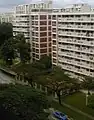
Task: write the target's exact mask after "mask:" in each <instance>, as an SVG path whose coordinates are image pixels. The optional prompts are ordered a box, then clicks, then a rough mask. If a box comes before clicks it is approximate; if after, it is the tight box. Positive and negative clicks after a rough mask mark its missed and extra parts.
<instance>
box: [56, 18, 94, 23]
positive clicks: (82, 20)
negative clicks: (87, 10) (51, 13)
mask: <svg viewBox="0 0 94 120" xmlns="http://www.w3.org/2000/svg"><path fill="white" fill-rule="evenodd" d="M58 21H59V22H81V23H83V22H94V19H93V18H90V17H86V18H85V17H82V18H77V17H74V18H59V19H58Z"/></svg>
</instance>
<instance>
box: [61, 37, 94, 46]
mask: <svg viewBox="0 0 94 120" xmlns="http://www.w3.org/2000/svg"><path fill="white" fill-rule="evenodd" d="M59 42H62V44H63V43H68V44H75V45H76V44H77V45H85V46H94V41H87V40H75V39H70V38H69V39H66V38H59Z"/></svg>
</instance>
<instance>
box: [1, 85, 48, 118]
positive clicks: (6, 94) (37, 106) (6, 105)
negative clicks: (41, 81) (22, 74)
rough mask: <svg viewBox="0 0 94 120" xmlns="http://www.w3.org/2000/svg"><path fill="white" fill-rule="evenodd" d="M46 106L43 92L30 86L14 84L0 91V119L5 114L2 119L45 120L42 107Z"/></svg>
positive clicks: (46, 102) (46, 100) (46, 101)
mask: <svg viewBox="0 0 94 120" xmlns="http://www.w3.org/2000/svg"><path fill="white" fill-rule="evenodd" d="M48 107H49V102H48V99H47V97H46V96H45V94H44V93H42V92H39V91H36V90H34V89H33V88H31V87H28V86H20V85H16V86H9V87H6V88H5V89H3V90H1V91H0V119H4V118H6V116H5V115H7V118H6V119H4V120H7V119H8V120H13V119H14V120H31V119H32V120H46V119H47V116H46V114H45V113H44V112H43V109H44V108H48ZM1 114H2V115H1Z"/></svg>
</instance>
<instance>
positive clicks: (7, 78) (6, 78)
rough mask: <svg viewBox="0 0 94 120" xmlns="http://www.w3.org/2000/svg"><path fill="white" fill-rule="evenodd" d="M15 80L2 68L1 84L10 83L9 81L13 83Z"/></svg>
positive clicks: (0, 73)
mask: <svg viewBox="0 0 94 120" xmlns="http://www.w3.org/2000/svg"><path fill="white" fill-rule="evenodd" d="M13 81H14V80H13V78H12V77H10V76H8V75H7V74H5V73H3V72H2V71H1V70H0V84H1V83H2V84H5V83H6V84H9V83H12V82H13Z"/></svg>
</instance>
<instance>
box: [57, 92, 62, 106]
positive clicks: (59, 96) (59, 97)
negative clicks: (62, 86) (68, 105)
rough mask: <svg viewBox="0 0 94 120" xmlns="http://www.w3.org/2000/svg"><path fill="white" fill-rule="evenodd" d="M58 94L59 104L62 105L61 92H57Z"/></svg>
mask: <svg viewBox="0 0 94 120" xmlns="http://www.w3.org/2000/svg"><path fill="white" fill-rule="evenodd" d="M57 96H58V101H59V104H60V105H62V103H61V95H60V92H58V93H57Z"/></svg>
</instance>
